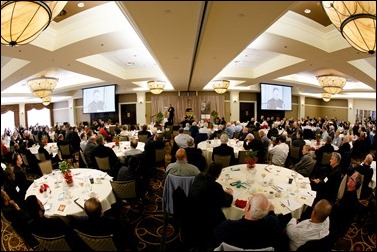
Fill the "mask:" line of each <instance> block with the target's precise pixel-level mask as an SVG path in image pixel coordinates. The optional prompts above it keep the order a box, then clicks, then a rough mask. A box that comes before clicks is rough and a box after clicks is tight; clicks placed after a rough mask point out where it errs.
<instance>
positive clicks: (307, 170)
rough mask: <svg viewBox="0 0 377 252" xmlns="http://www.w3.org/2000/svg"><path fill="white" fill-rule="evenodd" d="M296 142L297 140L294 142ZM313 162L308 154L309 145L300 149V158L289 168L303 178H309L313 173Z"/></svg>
mask: <svg viewBox="0 0 377 252" xmlns="http://www.w3.org/2000/svg"><path fill="white" fill-rule="evenodd" d="M296 141H297V140H296ZM314 164H315V160H314V159H313V157H312V155H311V154H310V145H304V146H303V148H302V157H301V159H300V161H299V162H298V163H297V164H295V165H292V166H291V167H290V168H291V169H292V170H294V171H296V172H298V173H300V174H301V175H302V176H304V177H309V176H310V174H311V173H312V171H313V168H314Z"/></svg>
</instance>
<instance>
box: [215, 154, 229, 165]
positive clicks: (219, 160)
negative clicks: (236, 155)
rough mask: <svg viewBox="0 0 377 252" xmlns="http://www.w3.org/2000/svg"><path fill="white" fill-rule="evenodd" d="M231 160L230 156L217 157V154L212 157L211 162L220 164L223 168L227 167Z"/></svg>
mask: <svg viewBox="0 0 377 252" xmlns="http://www.w3.org/2000/svg"><path fill="white" fill-rule="evenodd" d="M231 158H232V156H231V155H228V156H222V155H217V154H215V155H213V161H214V162H216V163H220V164H221V166H222V167H223V168H224V167H227V166H229V164H230V159H231Z"/></svg>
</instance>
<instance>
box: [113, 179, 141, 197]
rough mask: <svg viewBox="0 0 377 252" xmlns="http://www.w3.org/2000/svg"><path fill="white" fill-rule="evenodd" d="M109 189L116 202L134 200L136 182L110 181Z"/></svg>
mask: <svg viewBox="0 0 377 252" xmlns="http://www.w3.org/2000/svg"><path fill="white" fill-rule="evenodd" d="M110 185H111V188H112V189H113V192H114V194H115V197H116V198H117V199H118V200H128V199H135V198H136V197H137V193H136V180H129V181H112V180H110Z"/></svg>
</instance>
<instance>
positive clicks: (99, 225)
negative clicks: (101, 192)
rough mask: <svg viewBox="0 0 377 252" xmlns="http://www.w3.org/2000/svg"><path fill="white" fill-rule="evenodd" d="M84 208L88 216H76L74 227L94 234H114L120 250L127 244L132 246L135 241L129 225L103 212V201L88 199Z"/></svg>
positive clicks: (93, 198)
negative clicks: (122, 223) (123, 225)
mask: <svg viewBox="0 0 377 252" xmlns="http://www.w3.org/2000/svg"><path fill="white" fill-rule="evenodd" d="M84 209H85V213H86V215H87V216H83V217H75V219H74V220H73V224H72V226H73V228H74V229H77V230H79V231H80V232H82V233H85V234H89V235H94V236H101V235H102V236H104V235H110V234H112V235H113V240H114V243H115V245H116V246H117V248H118V250H119V251H124V248H125V245H126V244H127V245H128V246H130V245H131V244H132V243H133V242H132V235H131V233H130V232H129V231H128V229H127V228H128V227H124V228H123V227H122V225H121V223H120V221H119V220H117V219H115V218H113V217H110V216H108V215H105V214H104V213H103V212H102V206H101V202H100V201H99V200H98V199H97V198H95V197H91V198H89V199H87V200H86V201H85V203H84ZM125 241H126V242H125Z"/></svg>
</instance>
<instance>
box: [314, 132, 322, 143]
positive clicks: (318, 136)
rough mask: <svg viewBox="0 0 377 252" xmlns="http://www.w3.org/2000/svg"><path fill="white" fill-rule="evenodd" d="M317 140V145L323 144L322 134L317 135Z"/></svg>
mask: <svg viewBox="0 0 377 252" xmlns="http://www.w3.org/2000/svg"><path fill="white" fill-rule="evenodd" d="M315 139H316V141H317V145H319V144H320V143H321V134H317V135H316V136H315Z"/></svg>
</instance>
